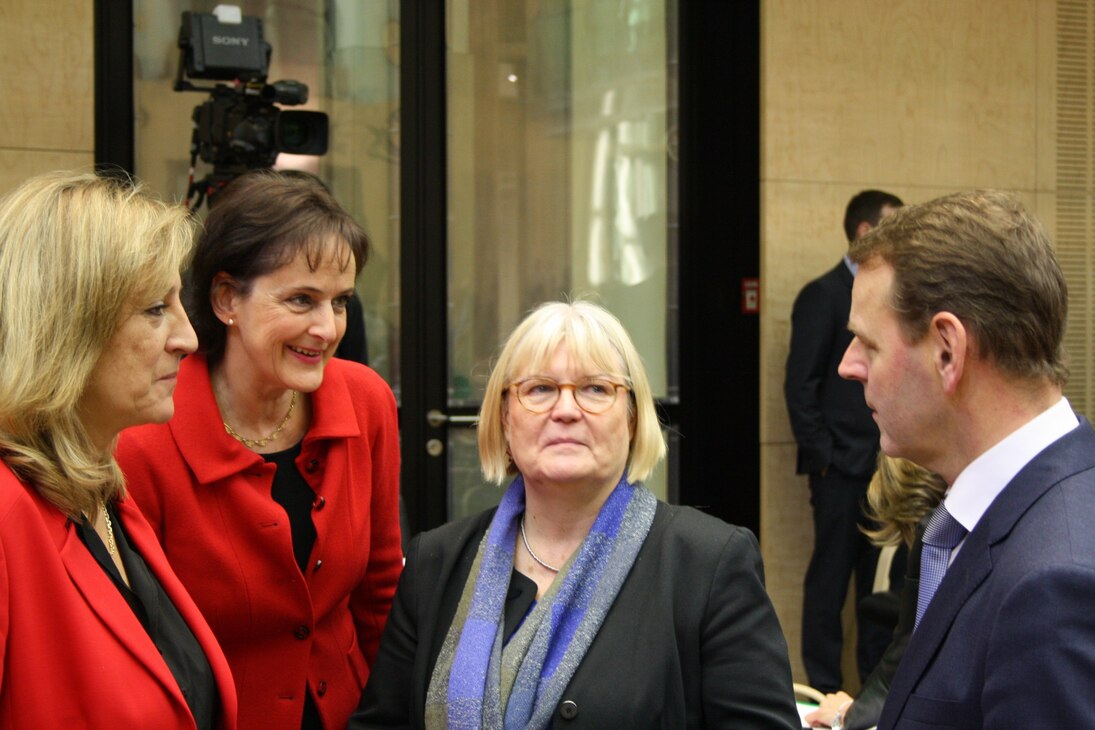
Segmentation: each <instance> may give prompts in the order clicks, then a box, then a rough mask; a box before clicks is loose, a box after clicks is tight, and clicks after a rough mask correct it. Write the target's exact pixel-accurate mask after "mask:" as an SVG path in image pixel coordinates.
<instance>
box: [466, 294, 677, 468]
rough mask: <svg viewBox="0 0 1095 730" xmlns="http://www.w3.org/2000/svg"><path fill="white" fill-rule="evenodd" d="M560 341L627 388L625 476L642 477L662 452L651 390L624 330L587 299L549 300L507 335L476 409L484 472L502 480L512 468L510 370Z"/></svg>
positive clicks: (535, 360) (536, 361) (547, 355)
mask: <svg viewBox="0 0 1095 730" xmlns="http://www.w3.org/2000/svg"><path fill="white" fill-rule="evenodd" d="M560 345H566V347H567V350H568V351H569V354H570V357H571V358H573V359H574V360H575V361H576V362H578V363H581V364H583V365H587V366H592V367H594V368H596V369H597V370H599V371H601V372H604V373H605V374H610V375H619V376H622V377H624V378H625V379H626V380H627V382H628V385H629V387H630V388H631V397H630V399H629V404H628V410H629V413H630V415H631V418H632V422H633V423H634V433H633V434H632V437H631V444H630V450H629V455H628V468H627V479H628V481H629V482H633V483H634V482H640V481H642V480H643V479H646V478H647V477H648V476H649V475H650V472H651V471H653V469H654V467H655V466H657V464H658V462H659V461H661V460H662V458H663V457H664V456H665V437H664V436H663V435H662V429H661V424H659V423H658V414H657V411H656V410H655V408H654V395H653V393H652V392H651V389H650V381H649V379H648V378H647V375H646V369H645V368H644V367H643V363H642V358H640V357H639V353H638V351H637V350H636V349H635V345H634V344H633V343H632V342H631V337H630V336H629V335H628V334H627V330H625V329H624V326H623V325H622V324H620V320H618V319H616V317H615V316H613V315H612V314H611V313H610V312H609V311H608V310H606V309H605V308H603V307H601V306H599V305H597V304H594V303H592V302H587V301H576V302H548V303H546V304H541V305H540V306H539V307H537V308H536V309H534V310H533V311H532V312H531V313H530V314H529V315H528V316H527V317H525V319H524V320H523V321H522V322H521V323H520V324H519V325H517V327H516V328H515V329H514V330H513V332H512V333H511V334H510V336H509V338H507V340H506V343H505V345H504V346H503V347H502V352H501V354H500V355H499V356H498V360H497V362H496V363H495V365H494V369H493V370H492V371H491V375H490V379H489V380H488V381H487V392H486V394H485V395H484V397H483V406H482V408H481V409H480V411H479V460H480V464H481V467H482V470H483V476H484V477H485V478H486V479H487V480H488V481H491V482H494V483H496V484H501V483H502V482H503V481H504V480H505V478H506V476H507V475H513V474H516V473H517V467H516V466H515V465H514V464H513V462H512V460H511V459H510V458H509V456H508V453H507V446H508V445H507V443H506V436H505V431H504V428H503V421H502V419H503V409H504V408H505V407H506V393H507V391H508V387H509V385H510V384H511V383H512V382H513V378H514V376H515V375H517V374H520V373H521V372H523V370H525V369H528V368H533V369H535V368H537V367H539V366H541V365H543V364H545V363H546V362H547V361H548V360H550V359H551V357H552V356H553V355H554V354H555V351H556V350H557V349H558V348H559V346H560Z"/></svg>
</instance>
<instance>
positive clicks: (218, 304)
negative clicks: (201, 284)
mask: <svg viewBox="0 0 1095 730" xmlns="http://www.w3.org/2000/svg"><path fill="white" fill-rule="evenodd" d="M239 297H240V285H239V282H238V281H236V280H235V279H234V278H233V277H231V276H229V275H228V274H227V273H225V272H223V271H221V272H220V273H218V274H217V275H216V276H214V277H213V285H212V286H211V287H209V304H210V305H211V306H212V307H213V313H214V314H216V315H217V319H219V320H220V321H221V322H224V323H225V324H228V320H230V319H234V318H235V316H236V306H237V304H238V303H239Z"/></svg>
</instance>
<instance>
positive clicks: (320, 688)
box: [316, 681, 327, 697]
mask: <svg viewBox="0 0 1095 730" xmlns="http://www.w3.org/2000/svg"><path fill="white" fill-rule="evenodd" d="M316 694H317V695H319V696H320V697H322V696H323V695H325V694H327V683H326V682H324V681H320V683H319V684H317V685H316Z"/></svg>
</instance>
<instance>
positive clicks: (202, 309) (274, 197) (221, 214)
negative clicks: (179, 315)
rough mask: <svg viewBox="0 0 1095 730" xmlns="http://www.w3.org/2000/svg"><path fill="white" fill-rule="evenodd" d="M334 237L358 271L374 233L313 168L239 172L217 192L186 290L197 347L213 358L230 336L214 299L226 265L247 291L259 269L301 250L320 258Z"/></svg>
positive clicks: (310, 260) (312, 259) (269, 268)
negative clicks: (306, 171) (304, 171)
mask: <svg viewBox="0 0 1095 730" xmlns="http://www.w3.org/2000/svg"><path fill="white" fill-rule="evenodd" d="M332 238H334V239H338V240H342V241H345V242H346V243H347V244H348V245H349V247H350V253H351V255H352V256H353V266H354V276H355V277H356V276H357V274H360V273H361V269H362V267H363V266H365V261H366V259H367V258H368V255H369V239H368V237H367V236H366V235H365V231H364V230H362V228H361V226H359V225H358V224H357V222H356V221H355V220H354V219H353V217H352V216H351V215H350V214H349V213H347V212H346V211H345V210H344V209H343V208H342V206H340V205H339V204H338V201H336V200H335V199H334V196H332V195H331V192H330V191H329V190H328V189H327V187H326V186H325V185H324V184H323V183H322V182H320V180H319V178H317V177H314V176H312V175H306V174H301V173H298V172H276V171H274V170H254V171H251V172H247V173H244V174H243V175H240V176H239V177H238V178H236V179H235V180H234V181H232V183H231V184H230V185H229V186H228V187H227V188H225V190H224V192H222V193H220V194H219V195H218V196H217V197H216V203H215V205H214V207H213V209H212V210H211V211H210V213H209V216H208V218H206V221H205V228H204V230H203V231H202V233H201V236H200V237H199V239H198V243H197V247H196V249H195V252H194V260H193V264H192V265H191V268H190V273H189V276H188V277H187V286H186V288H185V292H184V293H185V302H186V311H187V313H188V314H189V315H190V321H191V323H192V324H193V325H194V331H195V332H196V333H197V335H198V347H199V349H200V350H201V351H202V352H204V353H205V354H206V357H207V358H208V360H209V364H210V365H215V364H216V363H217V362H218V361H219V360H220V358H221V357H222V356H223V354H224V343H225V338H226V333H225V328H224V323H222V322H221V321H220V320H219V319H217V316H216V314H215V313H214V311H213V305H212V302H211V300H210V296H211V294H212V288H213V279H214V277H216V275H217V274H219V273H220V272H222V271H223V272H225V273H227V274H228V275H229V276H231V277H232V278H233V279H235V280H236V281H237V282H239V284H240V287H241V292H242V293H244V294H246V293H248V292H249V291H250V287H251V284H252V283H253V282H254V280H255V279H256V278H257V277H259V276H263V275H265V274H269V273H270V272H272V271H275V270H277V269H279V268H281V267H282V266H284V265H286V264H288V263H289V262H290V261H292V260H293V258H295V257H296V255H297V254H298V253H300V252H302V251H303V252H304V254H305V256H306V257H307V259H308V264H309V265H310V266H312V267H316V266H318V265H319V262H320V261H321V260H322V259H323V257H324V256H325V255H327V254H328V249H327V247H328V245H329V242H330V240H331V239H332ZM339 263H340V265H342V266H347V265H349V263H350V262H349V261H346V262H339Z"/></svg>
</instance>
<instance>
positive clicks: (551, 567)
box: [521, 516, 559, 573]
mask: <svg viewBox="0 0 1095 730" xmlns="http://www.w3.org/2000/svg"><path fill="white" fill-rule="evenodd" d="M521 542H523V543H525V550H528V554H529V555H531V556H532V559H533V560H535V561H536V562H537V563H539V564H540V565H542V566H544V567H545V568H547V569H548V570H550V571H551V572H552V573H558V572H559V569H558V568H556V567H555V566H554V565H551V564H549V563H545V562H544V561H543V560H541V559H540V556H539V555H537V554H536V553H534V552H532V546H531V545H529V544H528V536H527V535H525V518H524V516H522V517H521Z"/></svg>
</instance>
